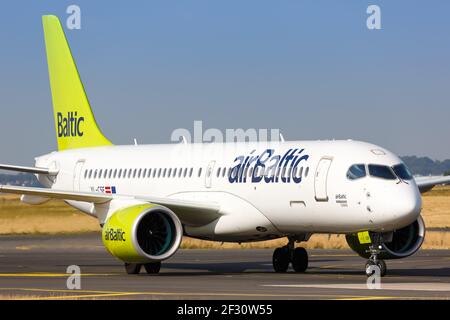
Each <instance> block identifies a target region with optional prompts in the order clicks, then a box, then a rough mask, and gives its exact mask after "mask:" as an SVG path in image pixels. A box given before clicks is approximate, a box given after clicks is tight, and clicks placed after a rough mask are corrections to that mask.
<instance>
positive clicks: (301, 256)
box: [272, 238, 308, 273]
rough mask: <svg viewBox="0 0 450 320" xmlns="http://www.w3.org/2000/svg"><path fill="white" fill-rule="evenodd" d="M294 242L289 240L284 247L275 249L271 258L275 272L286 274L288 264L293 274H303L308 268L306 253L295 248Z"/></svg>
mask: <svg viewBox="0 0 450 320" xmlns="http://www.w3.org/2000/svg"><path fill="white" fill-rule="evenodd" d="M295 241H296V240H295V239H293V238H289V243H288V244H287V245H286V246H284V247H281V248H277V249H275V251H274V253H273V258H272V264H273V269H274V270H275V272H279V273H281V272H286V271H287V269H288V268H289V264H290V263H291V264H292V268H293V269H294V271H295V272H299V273H300V272H305V271H306V269H307V268H308V253H307V252H306V249H305V248H295Z"/></svg>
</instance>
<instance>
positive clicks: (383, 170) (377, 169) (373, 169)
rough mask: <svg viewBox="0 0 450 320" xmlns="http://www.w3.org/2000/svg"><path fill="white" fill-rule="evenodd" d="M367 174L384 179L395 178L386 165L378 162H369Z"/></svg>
mask: <svg viewBox="0 0 450 320" xmlns="http://www.w3.org/2000/svg"><path fill="white" fill-rule="evenodd" d="M369 174H370V175H371V176H372V177H376V178H381V179H386V180H396V179H397V177H396V176H395V174H394V172H393V171H392V170H391V168H390V167H388V166H383V165H379V164H369Z"/></svg>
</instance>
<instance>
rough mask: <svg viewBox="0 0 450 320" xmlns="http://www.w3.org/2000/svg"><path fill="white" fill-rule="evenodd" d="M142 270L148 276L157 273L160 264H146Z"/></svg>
mask: <svg viewBox="0 0 450 320" xmlns="http://www.w3.org/2000/svg"><path fill="white" fill-rule="evenodd" d="M144 268H145V271H147V273H148V274H156V273H159V270H160V269H161V262H152V263H146V264H144Z"/></svg>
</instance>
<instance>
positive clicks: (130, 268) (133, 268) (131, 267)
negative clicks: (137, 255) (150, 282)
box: [125, 263, 142, 274]
mask: <svg viewBox="0 0 450 320" xmlns="http://www.w3.org/2000/svg"><path fill="white" fill-rule="evenodd" d="M141 267H142V265H141V264H138V263H125V270H126V271H127V273H128V274H138V273H139V272H141Z"/></svg>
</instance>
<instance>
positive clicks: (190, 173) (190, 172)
mask: <svg viewBox="0 0 450 320" xmlns="http://www.w3.org/2000/svg"><path fill="white" fill-rule="evenodd" d="M193 173H194V168H191V170H190V171H189V178H191V177H192V174H193Z"/></svg>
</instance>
